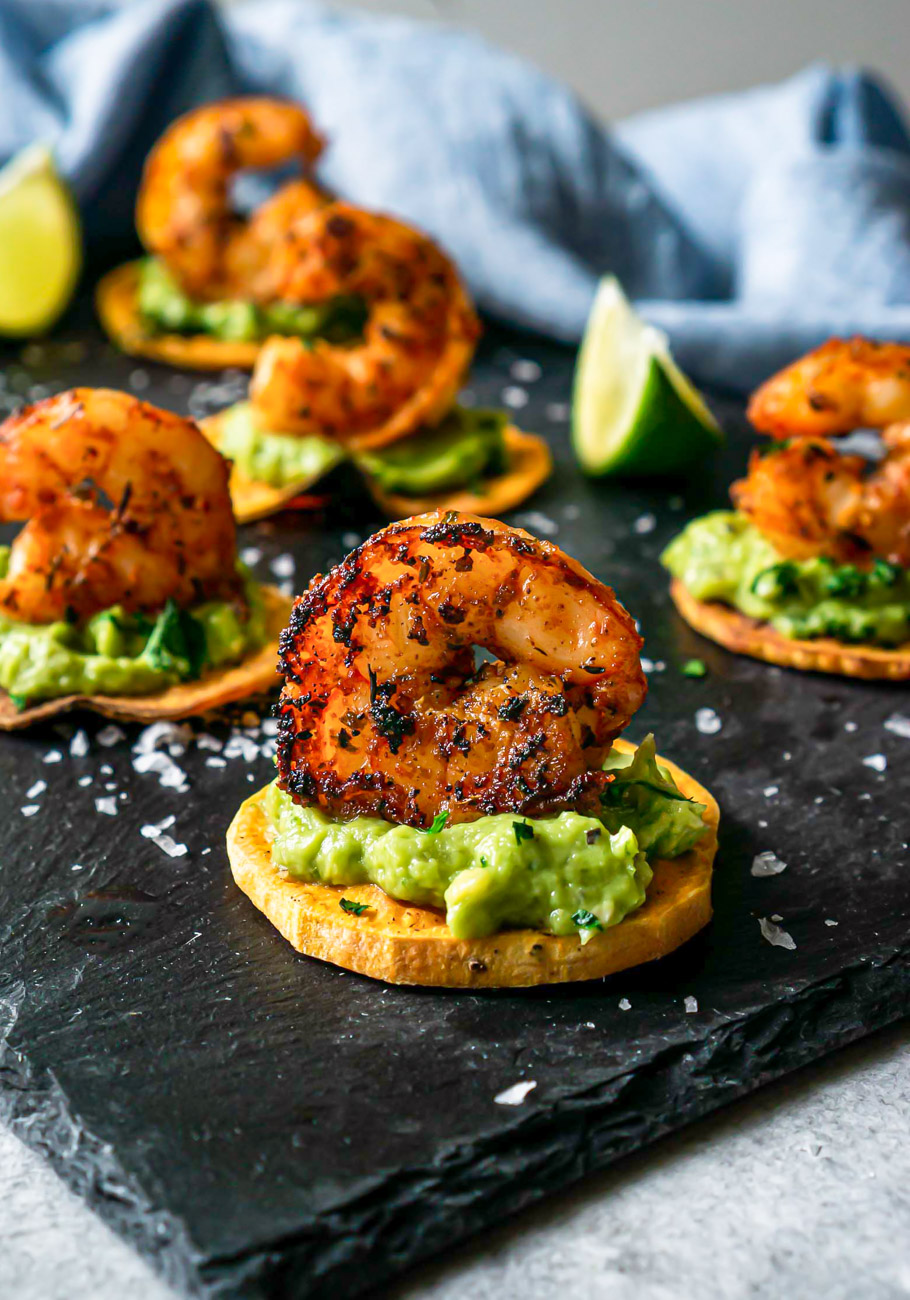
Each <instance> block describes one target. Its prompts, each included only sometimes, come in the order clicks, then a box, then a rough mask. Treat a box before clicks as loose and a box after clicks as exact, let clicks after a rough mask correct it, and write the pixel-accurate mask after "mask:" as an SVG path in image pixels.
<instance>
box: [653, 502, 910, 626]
mask: <svg viewBox="0 0 910 1300" xmlns="http://www.w3.org/2000/svg"><path fill="white" fill-rule="evenodd" d="M661 559H662V561H663V564H664V565H665V566H666V568H668V569H669V570H670V572H671V573H672V574H673V576H674V577H675V578H678V579H679V580H680V582H682V583H683V585H684V586H685V587H686V588H688V590H689V591H690V592H691V593H692V595H693V596H694V597H695V598H696V600H717V601H722V602H723V603H724V604H726V605H732V606H733V607H734V608H735V609H738V610H740V611H741V612H742V613H743V614H746V615H748V617H749V618H756V619H760V620H761V621H762V622H766V623H770V624H771V626H772V627H774V628H776V629H777V631H778V632H780V633H782V634H783V635H784V636H788V637H794V638H797V639H800V640H802V639H811V638H813V637H821V636H826V637H834V638H835V640H837V641H845V642H854V643H863V644H868V645H882V646H896V645H901V644H903V643H904V642H906V641H908V640H910V570H907V569H902V568H899V567H898V566H897V565H895V564H889V563H887V561H885V560H876V561H874V562H873V563H872V564H871V566H870V567H868V568H862V569H860V568H858V567H857V566H856V565H854V564H838V563H837V562H836V561H834V560H830V559H828V558H826V557H825V556H817V557H815V558H813V559H810V560H787V559H784V558H783V557H782V556H781V555H779V554H778V552H777V551H776V550H775V549H774V547H773V546H772V545H771V543H770V542H769V541H768V540H767V539H766V538H765V537H763V536H762V534H761V533H760V532H759V531H758V529H757V528H756V527H755V525H754V524H752V523H751V522H750V521H749V520H748V519H746V518H745V516H744V515H741V514H738V513H736V512H735V511H731V510H716V511H714V512H713V513H712V514H709V515H705V516H704V517H703V518H702V519H696V520H694V521H693V522H692V523H691V524H689V526H688V527H687V528H686V529H685V530H684V531H683V532H682V533H680V535H679V537H677V538H675V539H674V540H673V541H672V542H671V543H670V545H669V546H668V547H667V549H666V550H665V551H664V553H663V556H662V557H661Z"/></svg>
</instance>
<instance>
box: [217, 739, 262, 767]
mask: <svg viewBox="0 0 910 1300" xmlns="http://www.w3.org/2000/svg"><path fill="white" fill-rule="evenodd" d="M223 753H224V757H225V758H242V759H243V760H244V761H245V762H247V763H252V761H253V759H254V758H258V757H259V746H258V745H257V744H256V742H255V740H251V739H250V737H249V736H238V735H236V734H235V735H233V736H231V738H230V740H229V741H228V743H227V744H226V745H225V747H224V750H223Z"/></svg>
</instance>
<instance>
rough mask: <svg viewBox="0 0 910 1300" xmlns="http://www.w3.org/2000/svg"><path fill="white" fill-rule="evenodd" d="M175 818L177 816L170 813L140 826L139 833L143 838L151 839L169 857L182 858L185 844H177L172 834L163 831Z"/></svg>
mask: <svg viewBox="0 0 910 1300" xmlns="http://www.w3.org/2000/svg"><path fill="white" fill-rule="evenodd" d="M176 820H177V818H176V817H175V816H174V815H173V813H172V814H171V815H170V816H169V817H165V818H164V819H163V820H162V821H160V822H150V823H149V824H148V825H146V826H140V828H139V834H140V835H142V836H144V838H145V839H147V840H151V841H152V843H153V844H154V845H155V846H156V847H157V848H159V849H161V851H162V853H166V854H167V855H168V857H169V858H182V857H184V856H185V854H186V853H187V852H188V849H187V847H186V845H185V844H178V843H177V841H176V840H175V839H174V838H173V836H171V835H166V834H165V831H167V830H169V829H170V827H171V826H173V825H174V822H175V821H176Z"/></svg>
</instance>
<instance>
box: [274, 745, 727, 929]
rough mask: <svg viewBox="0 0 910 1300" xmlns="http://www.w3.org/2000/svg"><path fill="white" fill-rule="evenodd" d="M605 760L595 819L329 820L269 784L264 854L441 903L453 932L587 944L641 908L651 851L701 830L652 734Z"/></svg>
mask: <svg viewBox="0 0 910 1300" xmlns="http://www.w3.org/2000/svg"><path fill="white" fill-rule="evenodd" d="M608 765H609V766H610V767H611V768H612V770H613V771H614V772H615V774H616V780H615V781H614V782H613V784H612V785H611V786H610V787H609V788H608V791H607V794H608V795H609V798H608V799H606V800H605V801H604V808H603V812H602V813H601V814H600V815H599V816H596V817H595V816H587V815H583V814H581V813H577V812H562V813H559V814H558V815H557V816H551V817H536V818H530V817H517V816H515V815H514V814H510V813H499V814H496V815H494V816H488V817H480V818H478V819H477V820H476V821H472V822H457V823H455V824H454V825H452V826H447V825H446V824H445V821H446V818H445V814H440V816H439V817H437V818H436V821H435V822H434V824H433V827H432V828H431V829H430V830H428V831H421V830H415V829H414V828H413V827H410V826H400V825H395V824H394V823H392V822H387V821H383V820H382V819H381V818H379V817H355V818H353V820H351V821H337V820H334V819H333V818H331V817H328V816H327V815H326V814H325V813H324V812H322V811H320V810H319V809H317V808H314V807H310V806H307V805H302V804H296V803H294V802H293V800H292V799H291V797H290V795H288V794H287V793H285V792H284V791H283V790H281V789H279V787H278V784H277V782H273V783H272V784H271V785H270V786H268V787H267V788H266V791H265V793H264V797H263V807H264V812H265V815H266V818H267V820H268V823H269V827H270V834H271V841H272V860H273V862H274V863H275V864H276V865H277V866H279V867H281V868H282V869H283V870H285V871H286V872H287V873H288V875H290V876H294V877H295V878H297V879H299V880H306V881H316V882H319V883H321V884H325V885H341V886H344V885H358V884H374V885H378V886H379V887H380V888H381V889H384V890H385V892H386V893H387V894H389V895H390V896H391V897H392V898H396V899H399V900H400V901H401V902H405V903H416V904H419V905H424V906H430V907H438V908H441V909H444V910H445V914H446V922H447V924H448V926H449V928H450V929H451V931H452V933H453V934H454V935H455V937H456V938H459V939H474V938H481V937H482V936H484V935H488V934H493V933H495V932H496V931H497V930H501V929H504V928H505V927H516V926H517V927H528V928H531V929H536V930H547V931H549V932H550V933H552V934H576V933H577V934H580V935H581V937H582V942H585V941H586V940H587V939H589V938H590V937H591V935H592V934H593V933H594V932H595V931H597V930H604V929H606V928H608V927H609V926H612V925H617V924H618V923H619V922H620V921H621V920H622V919H623V917H625V916H628V915H629V913H630V912H634V911H635V909H636V908H638V907H641V905H642V903H643V902H644V901H645V894H646V891H647V888H648V885H649V884H650V881H651V874H652V873H651V868H650V866H649V865H648V859H649V857H650V858H654V857H658V856H659V857H667V858H671V857H678V856H679V855H680V854H682V853H685V852H687V851H688V850H689V849H690V848H692V846H693V845H694V844H695V843H696V842H697V841H698V840H699V839H700V838H701V836H702V834H703V832H704V829H705V827H704V823H703V821H702V813H703V812H704V807H703V805H702V804H697V803H694V802H692V801H691V800H688V799H685V798H684V797H683V795H682V794H681V793H680V791H679V789H678V788H677V786H676V785H675V783H674V782H673V780H672V778H671V777H670V775H669V773H668V772H667V771H666V770H665V769H663V768H661V767H659V766H658V763H657V761H656V757H655V752H654V738H653V736H648V738H647V739H646V740H644V741H643V742H642V743H641V745H639V747H638V749H637V751H636V753H635V755H634V757H632V758H631V759H629V757H628V756H627V755H616V756H614V757H613V759H612V761H611V762H610V763H609V764H608Z"/></svg>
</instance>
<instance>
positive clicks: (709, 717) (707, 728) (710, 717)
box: [695, 708, 724, 736]
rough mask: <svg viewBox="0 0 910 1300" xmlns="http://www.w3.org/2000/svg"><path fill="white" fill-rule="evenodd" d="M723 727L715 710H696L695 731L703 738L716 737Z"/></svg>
mask: <svg viewBox="0 0 910 1300" xmlns="http://www.w3.org/2000/svg"><path fill="white" fill-rule="evenodd" d="M723 725H724V724H723V723H722V722H721V720H720V718H719V717H718V716H717V714H716V713H715V712H714V710H713V709H708V708H704V709H696V710H695V729H696V731H700V732H701V734H702V735H703V736H716V735H717V733H718V732H719V731H720V729H721V727H722V726H723Z"/></svg>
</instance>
